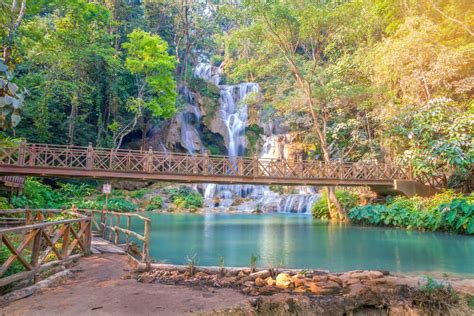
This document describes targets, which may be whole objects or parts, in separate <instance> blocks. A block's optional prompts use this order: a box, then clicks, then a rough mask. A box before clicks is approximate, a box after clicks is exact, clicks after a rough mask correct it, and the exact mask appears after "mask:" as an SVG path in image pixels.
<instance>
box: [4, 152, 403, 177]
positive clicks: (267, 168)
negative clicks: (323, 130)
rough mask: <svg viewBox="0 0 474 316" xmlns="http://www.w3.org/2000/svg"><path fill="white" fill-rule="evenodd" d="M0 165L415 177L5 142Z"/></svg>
mask: <svg viewBox="0 0 474 316" xmlns="http://www.w3.org/2000/svg"><path fill="white" fill-rule="evenodd" d="M0 165H15V166H25V167H39V168H64V169H82V170H102V171H111V172H114V171H120V172H132V173H157V174H180V175H207V176H217V177H219V176H227V177H229V176H234V177H260V178H293V179H334V180H338V179H341V180H355V181H357V180H361V181H363V180H382V181H391V180H393V179H403V180H411V179H412V173H411V170H410V168H402V167H400V166H396V165H393V164H385V163H373V164H367V163H340V162H330V163H325V162H320V161H314V160H301V161H296V160H279V159H266V158H258V157H234V158H231V157H227V156H217V155H207V154H196V155H189V154H183V153H164V152H156V151H152V150H151V149H150V150H148V151H143V150H123V149H118V150H117V149H104V148H93V147H92V146H91V145H89V146H88V147H80V146H68V145H49V144H27V143H22V144H21V145H20V147H19V148H13V149H12V148H4V149H3V151H2V152H1V153H0Z"/></svg>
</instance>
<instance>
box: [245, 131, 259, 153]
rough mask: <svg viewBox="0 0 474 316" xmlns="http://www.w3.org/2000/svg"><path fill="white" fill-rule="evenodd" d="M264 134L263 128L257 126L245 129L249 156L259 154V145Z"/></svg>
mask: <svg viewBox="0 0 474 316" xmlns="http://www.w3.org/2000/svg"><path fill="white" fill-rule="evenodd" d="M262 134H263V128H261V127H260V126H258V125H257V124H251V125H249V126H247V128H246V129H245V136H246V137H247V142H248V145H247V149H246V150H247V155H253V154H255V153H256V152H257V144H258V141H259V140H260V135H262Z"/></svg>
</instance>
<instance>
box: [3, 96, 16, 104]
mask: <svg viewBox="0 0 474 316" xmlns="http://www.w3.org/2000/svg"><path fill="white" fill-rule="evenodd" d="M13 101H15V98H12V97H11V96H9V95H6V96H5V104H6V105H10V104H12V103H13Z"/></svg>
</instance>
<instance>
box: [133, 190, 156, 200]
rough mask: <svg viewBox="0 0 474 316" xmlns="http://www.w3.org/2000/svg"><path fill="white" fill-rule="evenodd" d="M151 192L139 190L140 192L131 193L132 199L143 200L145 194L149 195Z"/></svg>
mask: <svg viewBox="0 0 474 316" xmlns="http://www.w3.org/2000/svg"><path fill="white" fill-rule="evenodd" d="M150 192H151V189H149V188H143V189H139V190H136V191H133V192H131V193H130V197H132V198H134V199H141V198H143V197H144V196H145V194H148V193H150Z"/></svg>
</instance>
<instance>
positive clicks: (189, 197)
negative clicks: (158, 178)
mask: <svg viewBox="0 0 474 316" xmlns="http://www.w3.org/2000/svg"><path fill="white" fill-rule="evenodd" d="M165 192H166V193H168V194H169V197H170V200H171V201H172V202H173V203H174V204H175V205H176V207H177V208H178V209H196V208H200V207H202V206H203V204H204V198H203V197H202V195H201V194H199V193H198V192H195V191H194V190H192V189H191V188H189V187H185V186H181V187H179V188H178V189H174V188H172V189H167V190H166V191H165Z"/></svg>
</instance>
